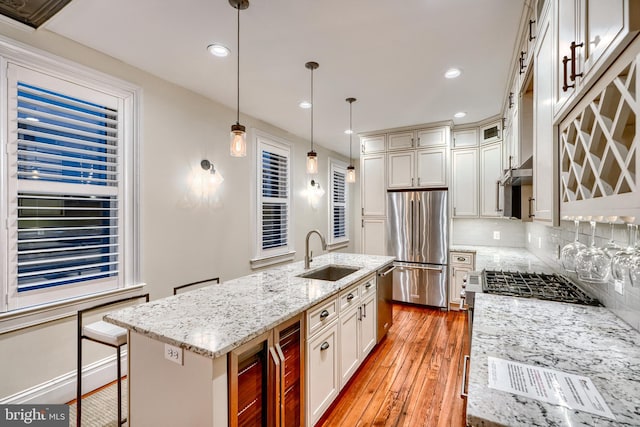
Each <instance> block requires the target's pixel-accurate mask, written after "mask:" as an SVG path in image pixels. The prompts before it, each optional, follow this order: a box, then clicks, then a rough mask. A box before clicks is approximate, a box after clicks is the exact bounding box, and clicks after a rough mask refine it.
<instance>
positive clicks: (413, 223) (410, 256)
mask: <svg viewBox="0 0 640 427" xmlns="http://www.w3.org/2000/svg"><path fill="white" fill-rule="evenodd" d="M413 208H414V203H413V196H411V203H410V207H409V209H410V210H411V227H410V230H411V234H410V236H409V238H410V239H411V241H410V242H409V259H410V260H411V261H413V257H414V253H415V252H414V250H413V242H414V239H415V237H416V235H415V230H414V228H415V227H414V226H415V222H414V217H413V214H414V212H415V210H414V209H413Z"/></svg>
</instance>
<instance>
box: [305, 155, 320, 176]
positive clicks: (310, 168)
mask: <svg viewBox="0 0 640 427" xmlns="http://www.w3.org/2000/svg"><path fill="white" fill-rule="evenodd" d="M307 173H308V174H309V175H315V174H317V173H318V154H317V153H316V152H315V151H309V152H308V153H307Z"/></svg>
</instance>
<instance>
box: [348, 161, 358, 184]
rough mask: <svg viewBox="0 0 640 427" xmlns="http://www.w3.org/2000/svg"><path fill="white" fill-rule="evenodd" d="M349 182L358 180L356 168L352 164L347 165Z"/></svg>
mask: <svg viewBox="0 0 640 427" xmlns="http://www.w3.org/2000/svg"><path fill="white" fill-rule="evenodd" d="M347 182H348V183H350V184H353V183H354V182H356V168H355V167H353V166H352V165H349V166H347Z"/></svg>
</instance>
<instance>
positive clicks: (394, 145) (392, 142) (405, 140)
mask: <svg viewBox="0 0 640 427" xmlns="http://www.w3.org/2000/svg"><path fill="white" fill-rule="evenodd" d="M414 143H415V135H414V132H412V131H409V132H396V133H390V134H389V144H388V149H389V151H393V150H403V149H407V148H413V146H414Z"/></svg>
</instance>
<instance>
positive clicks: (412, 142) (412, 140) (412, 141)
mask: <svg viewBox="0 0 640 427" xmlns="http://www.w3.org/2000/svg"><path fill="white" fill-rule="evenodd" d="M414 142H415V141H414V139H413V138H411V147H413V146H414V145H413V144H414Z"/></svg>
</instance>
